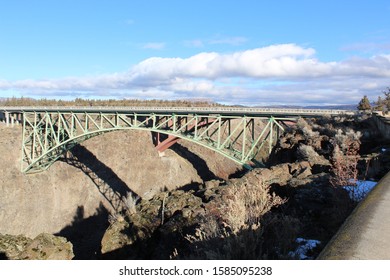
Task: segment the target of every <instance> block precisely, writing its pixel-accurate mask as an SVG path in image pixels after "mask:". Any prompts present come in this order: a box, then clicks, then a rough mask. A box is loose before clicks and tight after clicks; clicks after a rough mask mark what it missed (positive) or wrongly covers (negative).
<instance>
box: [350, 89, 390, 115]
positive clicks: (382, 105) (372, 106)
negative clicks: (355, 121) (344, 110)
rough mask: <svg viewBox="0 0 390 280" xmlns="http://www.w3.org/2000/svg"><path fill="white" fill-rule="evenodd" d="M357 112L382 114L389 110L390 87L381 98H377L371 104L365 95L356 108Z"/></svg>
mask: <svg viewBox="0 0 390 280" xmlns="http://www.w3.org/2000/svg"><path fill="white" fill-rule="evenodd" d="M357 109H358V110H361V111H371V110H373V111H381V112H383V113H384V114H387V112H388V111H389V110H390V87H388V88H387V89H386V90H384V91H383V96H378V99H377V101H376V102H374V103H371V102H370V100H369V99H368V97H367V96H366V95H365V96H363V98H362V99H361V100H360V102H359V104H358V106H357Z"/></svg>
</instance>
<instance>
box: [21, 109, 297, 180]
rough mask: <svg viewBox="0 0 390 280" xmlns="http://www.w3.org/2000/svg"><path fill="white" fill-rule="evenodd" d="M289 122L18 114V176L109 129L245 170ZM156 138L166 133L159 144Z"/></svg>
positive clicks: (139, 115)
mask: <svg viewBox="0 0 390 280" xmlns="http://www.w3.org/2000/svg"><path fill="white" fill-rule="evenodd" d="M288 120H294V118H283V117H275V118H274V117H272V116H269V117H265V116H260V117H254V116H245V115H243V116H237V115H228V114H227V115H223V114H207V113H205V114H196V113H188V114H185V113H178V114H176V113H146V112H145V113H136V112H73V111H57V112H54V111H29V112H27V111H25V112H23V140H22V172H24V173H35V172H40V171H43V170H46V169H47V168H49V167H50V166H51V165H52V164H53V163H54V162H55V161H56V160H57V159H59V158H60V157H61V156H62V155H64V153H66V152H67V151H68V150H70V149H71V148H73V147H74V146H76V145H78V144H79V143H81V142H83V141H85V140H87V139H89V138H92V137H95V136H97V135H100V134H103V133H107V132H110V131H115V130H128V129H137V130H146V131H150V132H152V133H153V134H154V136H155V137H154V138H155V139H154V140H155V144H156V148H157V150H158V151H159V152H163V151H164V150H165V149H167V148H169V147H170V146H171V145H173V144H174V143H175V142H176V141H177V140H178V139H185V140H188V141H191V142H193V143H196V144H198V145H202V146H204V147H206V148H209V149H211V150H213V151H216V152H218V153H220V154H222V155H223V156H225V157H227V158H229V159H231V160H233V161H235V162H236V163H238V164H241V165H244V166H246V167H249V166H250V164H251V163H252V160H253V159H254V158H255V156H256V155H257V154H258V152H259V151H260V150H261V149H262V148H263V147H264V148H265V149H267V151H268V152H270V151H271V149H272V146H273V143H274V140H275V139H276V137H277V136H278V134H279V133H280V131H283V130H284V127H283V122H284V121H288ZM160 134H165V135H167V138H166V139H165V140H164V141H161V138H160Z"/></svg>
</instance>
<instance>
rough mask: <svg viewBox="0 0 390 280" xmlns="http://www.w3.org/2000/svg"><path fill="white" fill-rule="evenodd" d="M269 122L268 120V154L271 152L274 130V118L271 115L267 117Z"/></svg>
mask: <svg viewBox="0 0 390 280" xmlns="http://www.w3.org/2000/svg"><path fill="white" fill-rule="evenodd" d="M269 122H270V127H269V143H268V144H269V145H268V154H269V155H270V154H271V152H272V146H273V142H274V131H273V128H274V122H275V119H274V118H273V117H271V118H270V119H269Z"/></svg>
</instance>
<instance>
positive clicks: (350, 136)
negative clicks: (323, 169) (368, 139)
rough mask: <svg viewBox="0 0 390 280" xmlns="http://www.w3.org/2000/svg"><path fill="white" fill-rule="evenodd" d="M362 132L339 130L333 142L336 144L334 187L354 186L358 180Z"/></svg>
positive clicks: (333, 162)
mask: <svg viewBox="0 0 390 280" xmlns="http://www.w3.org/2000/svg"><path fill="white" fill-rule="evenodd" d="M360 137H361V133H360V132H354V131H353V130H349V131H347V132H346V133H343V132H342V131H341V130H338V131H337V134H336V136H335V137H334V139H333V141H332V144H333V146H334V149H333V155H332V159H331V163H332V177H331V181H330V182H331V184H332V186H334V187H343V186H354V185H356V182H357V176H358V169H357V164H358V161H359V149H360Z"/></svg>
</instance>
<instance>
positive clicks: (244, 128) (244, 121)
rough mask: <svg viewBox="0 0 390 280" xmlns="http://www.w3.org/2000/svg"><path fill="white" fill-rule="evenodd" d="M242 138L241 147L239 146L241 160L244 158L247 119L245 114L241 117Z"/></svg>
mask: <svg viewBox="0 0 390 280" xmlns="http://www.w3.org/2000/svg"><path fill="white" fill-rule="evenodd" d="M243 125H244V127H243V136H242V137H243V138H242V148H241V161H243V160H244V159H245V146H246V126H247V119H246V116H244V119H243Z"/></svg>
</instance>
